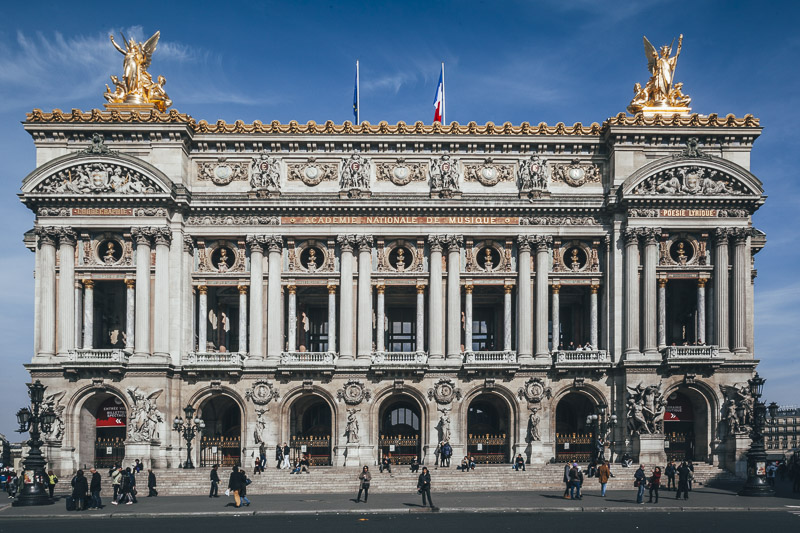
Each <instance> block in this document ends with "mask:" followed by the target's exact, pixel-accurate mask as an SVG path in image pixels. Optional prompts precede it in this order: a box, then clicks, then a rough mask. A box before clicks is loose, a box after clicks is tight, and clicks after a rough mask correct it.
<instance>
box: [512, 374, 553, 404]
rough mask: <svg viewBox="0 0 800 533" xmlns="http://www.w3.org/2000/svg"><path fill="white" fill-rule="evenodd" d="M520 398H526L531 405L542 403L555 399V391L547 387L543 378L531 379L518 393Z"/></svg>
mask: <svg viewBox="0 0 800 533" xmlns="http://www.w3.org/2000/svg"><path fill="white" fill-rule="evenodd" d="M517 395H518V396H519V397H520V398H525V399H526V400H528V402H529V403H541V401H542V400H543V399H545V398H547V399H548V400H549V399H550V398H552V397H553V391H552V389H551V388H550V387H548V386H547V385H545V382H544V381H543V380H542V379H541V378H530V379H529V380H528V381H526V382H525V384H524V385H522V387H520V388H519V390H518V391H517Z"/></svg>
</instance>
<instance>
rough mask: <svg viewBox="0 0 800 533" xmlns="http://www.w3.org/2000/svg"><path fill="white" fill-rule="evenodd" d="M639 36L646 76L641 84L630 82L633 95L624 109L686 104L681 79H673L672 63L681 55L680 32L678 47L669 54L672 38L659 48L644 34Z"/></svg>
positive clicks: (688, 100)
mask: <svg viewBox="0 0 800 533" xmlns="http://www.w3.org/2000/svg"><path fill="white" fill-rule="evenodd" d="M643 40H644V54H645V56H646V57H647V70H649V71H650V79H649V80H648V81H647V84H646V85H645V86H644V87H642V85H641V84H640V83H637V84H635V85H634V87H633V92H634V97H633V100H631V103H630V105H628V111H629V112H631V113H638V112H640V111H642V110H643V108H646V107H649V108H664V107H683V108H688V107H689V102H691V98H689V97H688V96H687V95H685V94H683V91H682V89H683V84H682V83H674V78H675V67H676V66H677V64H678V56H680V55H681V48H682V47H683V35H681V36H680V37H678V48H677V50H676V51H675V55H674V56H673V55H672V49H673V47H674V45H675V41H674V40H673V41H672V44H670V45H669V46H667V45H664V46H662V47H661V49H660V52H659V51H657V50H656V47H655V46H653V45H652V44H651V43H650V41H648V40H647V37H643Z"/></svg>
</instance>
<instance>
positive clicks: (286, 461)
mask: <svg viewBox="0 0 800 533" xmlns="http://www.w3.org/2000/svg"><path fill="white" fill-rule="evenodd" d="M291 452H292V450H291V449H289V445H288V444H286V443H285V442H284V443H283V468H291V467H292V465H291V464H289V454H290V453H291Z"/></svg>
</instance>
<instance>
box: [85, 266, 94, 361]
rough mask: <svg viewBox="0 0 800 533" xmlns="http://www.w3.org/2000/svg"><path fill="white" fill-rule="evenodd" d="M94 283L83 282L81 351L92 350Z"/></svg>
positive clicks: (87, 280)
mask: <svg viewBox="0 0 800 533" xmlns="http://www.w3.org/2000/svg"><path fill="white" fill-rule="evenodd" d="M93 341H94V281H93V280H90V279H85V280H83V349H84V350H91V349H92V348H94V346H92V342H93Z"/></svg>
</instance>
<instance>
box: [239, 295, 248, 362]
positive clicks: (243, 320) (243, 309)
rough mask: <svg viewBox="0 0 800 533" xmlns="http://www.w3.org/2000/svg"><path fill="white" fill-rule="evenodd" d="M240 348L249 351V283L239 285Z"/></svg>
mask: <svg viewBox="0 0 800 533" xmlns="http://www.w3.org/2000/svg"><path fill="white" fill-rule="evenodd" d="M237 289H238V290H239V350H238V351H240V352H242V353H247V285H239V286H238V287H237Z"/></svg>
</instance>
